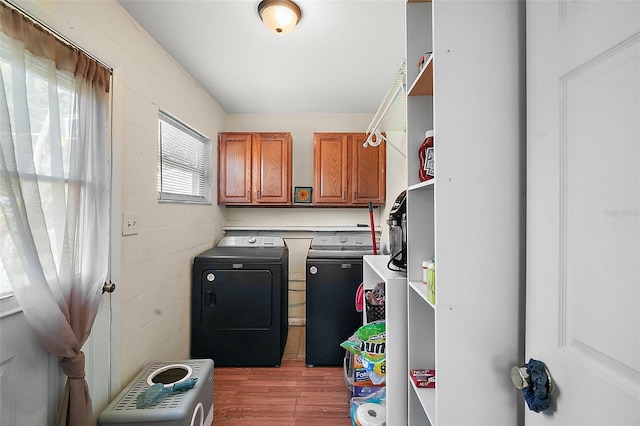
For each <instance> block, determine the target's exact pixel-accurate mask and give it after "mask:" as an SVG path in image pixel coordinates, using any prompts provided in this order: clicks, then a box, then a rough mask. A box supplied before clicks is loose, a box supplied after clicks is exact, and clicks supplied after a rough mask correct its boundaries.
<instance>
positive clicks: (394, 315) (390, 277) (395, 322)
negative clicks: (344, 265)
mask: <svg viewBox="0 0 640 426" xmlns="http://www.w3.org/2000/svg"><path fill="white" fill-rule="evenodd" d="M363 259H364V261H363V271H362V278H363V282H364V288H365V290H371V289H373V288H374V287H375V285H376V284H377V283H380V282H384V287H385V320H386V321H385V322H386V345H385V347H386V358H387V361H386V362H387V364H386V367H387V375H386V387H387V405H386V411H387V424H388V425H406V424H408V423H407V381H406V378H405V374H404V372H406V371H407V351H406V348H407V279H406V277H405V275H404V274H401V273H398V272H394V271H391V270H389V269H388V268H387V263H388V262H389V256H371V255H369V256H364V257H363ZM365 313H366V309H365ZM364 320H365V322H366V316H365V318H364Z"/></svg>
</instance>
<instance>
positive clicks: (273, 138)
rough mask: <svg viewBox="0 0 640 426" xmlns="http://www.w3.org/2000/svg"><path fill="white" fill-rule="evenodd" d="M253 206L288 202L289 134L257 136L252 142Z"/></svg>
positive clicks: (289, 181) (289, 190) (289, 184)
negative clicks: (254, 204)
mask: <svg viewBox="0 0 640 426" xmlns="http://www.w3.org/2000/svg"><path fill="white" fill-rule="evenodd" d="M253 192H254V194H253V196H254V200H255V203H259V204H263V203H269V204H274V203H277V204H288V203H290V202H291V135H290V134H289V133H259V134H256V135H255V137H254V142H253Z"/></svg>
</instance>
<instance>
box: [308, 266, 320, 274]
mask: <svg viewBox="0 0 640 426" xmlns="http://www.w3.org/2000/svg"><path fill="white" fill-rule="evenodd" d="M309 272H310V273H311V275H315V274H317V273H318V268H317V267H315V266H312V267H311V268H309Z"/></svg>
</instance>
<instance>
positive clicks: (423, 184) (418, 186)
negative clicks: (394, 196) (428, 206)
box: [407, 179, 435, 191]
mask: <svg viewBox="0 0 640 426" xmlns="http://www.w3.org/2000/svg"><path fill="white" fill-rule="evenodd" d="M434 182H435V179H429V180H427V181H425V182H420V183H416V184H413V185H411V186H409V187H408V188H407V189H408V190H409V191H416V190H418V189H425V188H427V189H433V184H434Z"/></svg>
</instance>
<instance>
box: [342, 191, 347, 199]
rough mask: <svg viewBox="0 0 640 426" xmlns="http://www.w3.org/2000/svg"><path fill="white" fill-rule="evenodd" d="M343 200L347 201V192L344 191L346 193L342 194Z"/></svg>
mask: <svg viewBox="0 0 640 426" xmlns="http://www.w3.org/2000/svg"><path fill="white" fill-rule="evenodd" d="M342 199H343V200H344V201H347V191H344V192H343V193H342Z"/></svg>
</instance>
